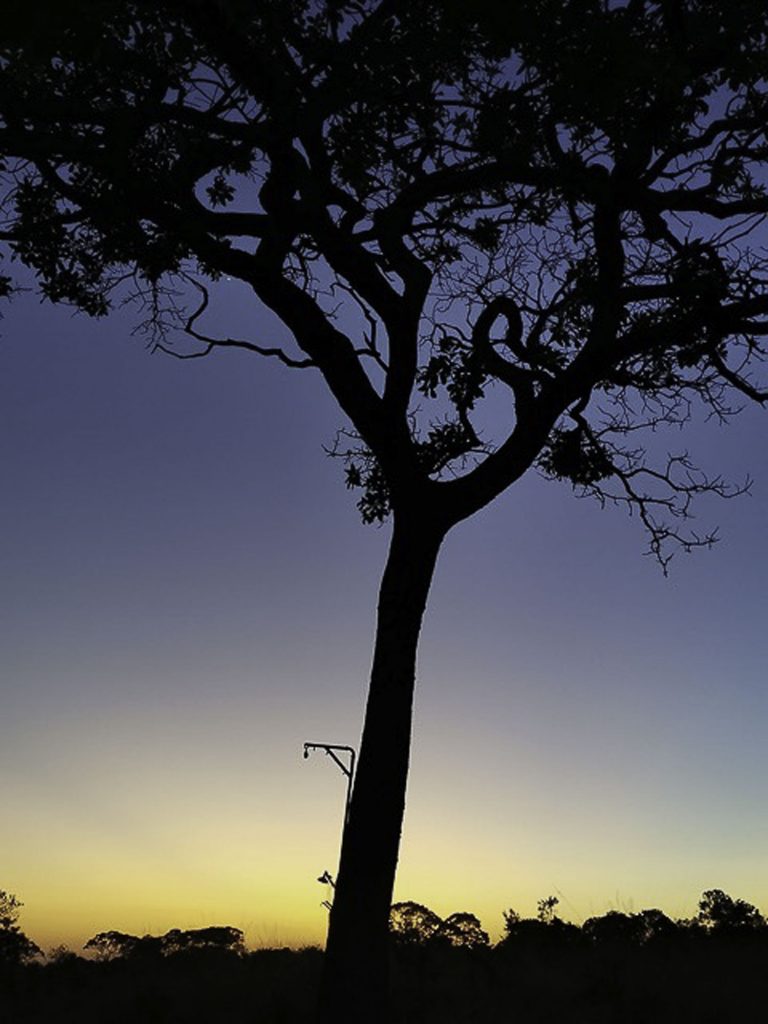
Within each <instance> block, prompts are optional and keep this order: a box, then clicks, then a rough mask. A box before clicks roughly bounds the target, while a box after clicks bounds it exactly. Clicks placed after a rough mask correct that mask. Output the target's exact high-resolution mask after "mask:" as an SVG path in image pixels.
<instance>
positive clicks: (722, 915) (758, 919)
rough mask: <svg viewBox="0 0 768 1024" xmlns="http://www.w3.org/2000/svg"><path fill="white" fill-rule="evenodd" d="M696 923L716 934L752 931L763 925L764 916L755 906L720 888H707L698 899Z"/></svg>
mask: <svg viewBox="0 0 768 1024" xmlns="http://www.w3.org/2000/svg"><path fill="white" fill-rule="evenodd" d="M694 920H695V921H696V923H697V924H698V925H700V926H701V927H703V928H706V929H707V931H710V932H712V933H713V934H717V935H720V936H722V935H726V934H728V935H733V934H736V933H740V934H743V933H745V932H752V931H754V930H755V929H758V928H764V927H765V918H764V917H763V916H762V914H761V913H760V911H759V910H758V909H757V907H753V906H752V904H751V903H746V902H745V901H744V900H739V899H736V900H735V899H733V897H732V896H729V895H728V894H727V893H725V892H723V890H722V889H707V890H706V891H705V892H704V893H702V896H701V899H700V900H699V912H698V914H697V915H696V917H695V919H694Z"/></svg>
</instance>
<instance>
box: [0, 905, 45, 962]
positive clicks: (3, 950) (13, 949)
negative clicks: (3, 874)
mask: <svg viewBox="0 0 768 1024" xmlns="http://www.w3.org/2000/svg"><path fill="white" fill-rule="evenodd" d="M23 906H24V904H23V903H22V902H21V900H20V899H18V898H17V897H16V896H14V895H13V894H12V893H9V892H5V891H4V890H0V965H5V966H11V967H13V966H16V967H18V966H21V965H22V964H26V963H29V961H30V960H34V958H35V957H36V956H39V955H40V954H41V953H42V950H41V949H40V947H39V946H37V945H36V944H35V943H34V942H33V941H32V940H31V939H29V938H27V936H26V935H25V934H24V932H23V931H22V930H21V928H20V927H19V925H18V923H17V922H18V920H19V913H20V911H21V908H22V907H23Z"/></svg>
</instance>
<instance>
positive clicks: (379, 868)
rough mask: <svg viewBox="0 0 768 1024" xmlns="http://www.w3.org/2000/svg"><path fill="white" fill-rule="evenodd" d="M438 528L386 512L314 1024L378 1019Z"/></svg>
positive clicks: (382, 1014) (368, 1023) (366, 1023)
mask: <svg viewBox="0 0 768 1024" xmlns="http://www.w3.org/2000/svg"><path fill="white" fill-rule="evenodd" d="M444 535H445V534H444V530H442V529H441V528H440V527H436V526H435V525H434V523H426V522H424V520H423V519H422V518H420V519H419V521H417V522H414V521H413V520H410V519H408V520H405V521H403V519H399V518H397V517H396V518H395V525H394V529H393V533H392V541H391V544H390V549H389V557H388V559H387V565H386V568H385V570H384V576H383V578H382V581H381V589H380V591H379V605H378V617H377V624H376V641H375V646H374V654H373V666H372V669H371V682H370V689H369V692H368V703H367V707H366V712H365V725H364V727H363V738H362V742H361V746H360V752H359V757H358V766H357V773H356V777H355V784H354V789H353V793H352V803H351V807H350V815H349V820H348V822H347V825H346V827H345V829H344V836H343V840H342V849H341V862H340V865H339V875H338V879H337V882H336V889H335V893H334V899H333V908H332V910H331V915H330V923H329V927H328V941H327V944H326V952H325V964H324V970H323V979H322V985H321V993H320V1007H319V1021H320V1022H321V1024H383V1022H384V1021H386V1020H388V1010H387V1007H388V985H389V977H388V974H389V972H388V965H389V951H388V932H389V911H390V907H391V904H392V888H393V885H394V880H395V869H396V867H397V856H398V849H399V846H400V832H401V829H402V822H403V812H404V810H405V788H406V780H407V776H408V761H409V755H410V742H411V719H412V709H413V689H414V682H415V678H416V648H417V645H418V639H419V632H420V630H421V620H422V617H423V614H424V608H425V606H426V603H427V595H428V593H429V586H430V583H431V581H432V576H433V573H434V568H435V563H436V561H437V554H438V551H439V549H440V544H441V542H442V539H443V536H444Z"/></svg>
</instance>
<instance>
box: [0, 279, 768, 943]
mask: <svg viewBox="0 0 768 1024" xmlns="http://www.w3.org/2000/svg"><path fill="white" fill-rule="evenodd" d="M220 287H221V289H223V290H224V294H223V298H222V300H221V302H220V306H219V312H218V314H217V315H218V317H219V318H220V320H221V321H223V322H224V323H225V325H226V326H230V325H232V326H233V329H234V327H235V326H236V327H237V329H239V330H240V331H246V330H247V331H250V332H252V334H253V336H255V337H258V339H260V340H263V339H269V338H270V337H271V333H270V332H271V331H272V330H273V328H272V327H270V325H269V324H268V322H267V320H266V318H265V317H263V316H262V315H261V314H260V313H259V310H258V308H257V307H255V306H252V305H250V304H249V303H248V301H247V298H246V297H245V296H244V293H243V292H242V291H241V290H239V289H238V288H237V287H236V286H235V285H232V284H228V283H226V282H224V283H222V285H221V286H220ZM133 323H134V314H133V313H132V312H131V311H130V310H128V311H122V312H120V313H118V314H116V315H115V316H113V317H111V318H110V319H109V320H105V321H100V322H96V323H94V322H91V321H88V320H87V319H86V318H84V317H82V316H74V317H73V316H72V315H71V314H70V313H69V312H68V311H67V310H61V309H53V308H51V307H50V306H44V305H40V304H39V303H38V302H37V300H36V299H35V298H34V297H33V296H29V295H28V296H22V297H20V298H18V299H17V300H16V301H15V302H14V303H13V304H12V305H11V306H10V307H9V308H8V310H7V312H6V316H5V319H4V321H3V322H2V324H0V331H2V338H1V339H0V466H2V477H3V483H4V486H3V500H2V505H1V506H0V588H1V590H0V598H1V601H2V604H1V614H0V651H1V652H2V664H1V667H0V708H2V714H1V715H0V792H1V793H2V806H3V820H4V822H5V829H4V833H5V835H4V842H3V846H2V849H0V888H3V889H7V890H9V891H11V892H15V893H17V895H18V896H19V897H20V898H22V899H23V900H24V902H25V904H26V907H25V911H24V916H23V918H22V922H21V923H22V925H23V926H24V927H25V930H26V931H27V932H28V933H29V934H30V935H31V937H33V938H34V939H36V941H38V942H40V943H41V944H44V945H50V944H52V943H53V942H56V941H66V942H68V943H70V944H71V945H73V946H77V945H78V944H79V943H81V942H82V941H84V939H86V938H87V937H88V936H89V935H92V934H93V933H94V932H96V931H98V930H102V929H106V928H118V929H122V930H126V931H144V930H151V931H159V930H165V929H166V928H169V927H173V926H179V927H184V926H197V925H202V924H207V923H226V924H233V925H236V926H239V927H244V928H246V930H247V933H248V934H247V938H248V939H249V941H251V942H254V943H258V942H268V943H271V942H274V941H281V942H282V941H285V942H298V941H302V940H308V941H319V940H321V939H322V936H323V930H324V926H325V919H324V913H325V912H324V910H323V909H322V908H321V907H320V906H319V903H320V900H321V899H322V898H323V896H324V895H325V894H324V892H323V890H322V887H321V886H319V885H318V884H317V882H316V881H315V878H316V877H317V875H319V874H320V873H321V872H322V870H323V869H325V868H328V869H330V870H331V871H334V870H335V865H336V857H337V850H338V830H339V825H340V814H341V805H342V802H343V793H344V780H343V779H342V777H341V776H340V774H339V773H338V772H336V771H335V770H334V769H333V766H332V765H331V764H330V763H329V762H328V761H326V760H325V759H324V758H323V757H322V756H321V755H315V756H314V757H313V758H312V759H311V760H310V761H309V762H305V761H303V760H302V759H301V744H302V742H303V741H304V740H318V741H326V742H341V743H353V744H356V743H357V740H358V736H359V729H360V723H361V715H362V708H363V700H364V693H365V683H366V676H367V671H368V666H369V658H370V648H371V637H372V627H373V612H374V607H375V595H376V586H377V582H378V574H379V571H380V568H381V565H382V561H383V558H384V553H385V547H386V541H387V535H388V528H387V527H384V528H381V529H377V528H375V527H373V528H372V527H364V526H363V525H362V524H361V523H360V522H359V518H358V515H357V512H356V510H355V507H354V497H353V496H352V495H350V494H349V493H348V492H346V491H345V489H344V486H343V478H342V470H341V466H340V465H339V464H338V463H335V462H334V461H332V460H330V459H328V458H326V457H325V456H324V454H323V451H322V445H323V444H326V445H327V444H329V443H331V442H332V440H333V437H334V433H335V430H336V429H337V428H338V427H340V426H342V425H343V421H342V419H341V417H340V415H339V414H338V413H337V412H336V411H335V409H334V407H333V405H332V403H331V400H330V399H329V398H328V397H327V396H326V394H325V391H324V387H323V384H322V382H321V380H320V378H319V376H317V375H315V374H314V372H313V371H299V372H296V371H293V372H292V371H288V370H285V369H283V368H281V367H279V366H278V365H276V364H274V363H267V362H266V361H264V360H261V359H259V358H258V357H256V356H253V355H247V354H238V353H221V354H215V355H213V356H211V357H209V358H207V359H203V360H196V361H187V362H180V361H177V360H173V359H171V358H169V357H166V356H163V355H161V354H155V355H152V354H150V353H149V352H148V351H147V349H146V348H145V347H144V345H143V342H142V339H141V338H139V337H135V336H131V327H132V325H133ZM763 415H764V414H763ZM765 437H766V421H765V419H764V418H762V416H761V414H760V413H759V411H753V410H749V411H747V412H746V413H745V414H743V416H742V417H741V418H740V419H739V420H738V421H736V422H734V423H733V424H732V425H731V426H730V427H729V428H728V429H726V430H720V429H716V428H714V427H712V426H711V425H702V424H697V425H695V426H694V427H692V428H691V429H690V430H689V431H688V432H687V433H686V434H684V435H680V434H677V433H675V435H674V436H673V437H672V438H671V444H672V446H673V447H674V448H675V449H676V450H680V449H682V448H688V449H689V450H690V451H691V454H692V455H693V456H694V457H695V458H696V459H698V461H699V462H700V463H701V464H703V465H704V466H705V467H706V468H708V469H710V470H717V469H721V470H722V471H723V472H724V474H725V475H727V476H729V477H730V478H732V479H734V480H737V481H738V480H741V479H742V478H743V476H744V475H745V473H747V472H749V473H751V474H752V475H753V476H754V478H755V484H754V487H753V494H752V496H751V497H746V498H742V499H739V500H737V501H733V502H715V501H710V502H705V503H702V505H701V507H700V518H701V521H702V529H704V527H705V526H709V525H713V524H715V523H719V524H720V526H721V535H722V538H723V539H722V541H721V543H720V544H719V545H718V546H717V547H716V548H715V549H714V550H713V551H712V552H709V553H699V554H696V555H693V556H684V555H680V556H678V557H677V558H676V559H675V560H674V562H673V564H672V570H671V577H670V578H669V579H666V580H665V579H664V578H663V576H662V575H661V573H660V571H659V570H658V568H657V567H656V565H655V564H654V563H653V562H652V561H651V560H650V559H649V558H647V557H643V555H642V552H643V550H644V547H645V538H644V536H643V534H642V532H641V530H640V527H639V525H638V524H637V522H636V521H632V520H629V519H627V517H626V516H625V515H624V514H623V513H621V512H618V511H602V512H601V511H600V509H599V508H598V507H597V506H596V505H594V504H593V503H591V502H588V501H578V500H576V499H574V498H573V496H572V494H571V492H570V489H569V488H568V487H567V486H565V485H558V484H552V483H547V482H545V481H543V480H541V479H540V478H538V477H536V476H535V475H534V476H531V477H529V478H528V479H526V480H524V481H523V482H521V483H520V484H519V485H518V486H517V487H516V488H514V489H513V490H512V491H510V492H509V493H508V494H507V495H505V496H504V498H503V500H501V501H499V502H498V503H497V504H496V505H495V506H493V508H491V509H488V510H486V511H485V512H484V513H482V514H481V515H480V516H478V517H477V518H476V519H475V520H473V521H472V522H470V523H467V524H464V525H462V526H461V527H459V528H458V529H457V530H456V531H455V532H454V534H453V535H451V536H450V537H449V539H448V541H447V543H446V545H445V548H444V550H443V554H442V556H441V561H440V564H439V567H438V576H437V579H436V582H435V585H434V589H433V594H432V601H431V605H430V609H429V613H428V617H427V620H426V623H425V628H424V634H423V643H422V648H421V657H420V683H419V687H418V691H417V710H416V726H415V742H414V755H413V762H412V774H411V783H410V789H409V800H408V810H407V817H406V826H405V833H404V842H403V849H402V857H401V867H400V873H399V879H398V886H397V892H396V896H397V898H400V899H415V900H418V901H420V902H423V903H426V904H428V905H429V906H431V907H432V908H433V909H434V910H436V911H437V912H439V913H444V914H447V913H450V912H451V911H454V910H469V911H474V912H475V913H477V914H479V916H480V917H481V919H482V920H483V923H484V925H485V926H486V927H487V928H488V929H489V930H490V931H491V933H492V934H494V935H495V934H498V931H499V929H500V926H501V911H502V910H503V909H505V908H507V907H510V906H513V907H515V908H517V909H518V910H520V911H521V912H523V913H531V912H533V910H534V908H535V903H536V900H537V899H538V898H540V897H542V896H545V895H548V894H549V893H556V894H558V895H560V897H561V900H562V907H561V909H562V912H563V914H564V916H566V917H570V918H572V919H575V920H579V919H581V918H583V917H586V916H588V915H589V914H591V913H602V912H604V911H605V910H607V909H609V908H610V907H615V908H618V909H628V908H629V909H631V908H634V909H640V908H642V907H649V906H660V907H661V908H662V909H664V910H666V911H667V912H668V913H671V914H674V915H680V916H682V915H686V914H690V913H693V912H694V909H695V903H696V900H697V898H698V895H699V894H700V892H701V891H702V889H704V888H711V887H715V886H717V887H721V888H724V889H726V890H728V891H730V892H731V894H732V895H735V896H741V897H744V898H746V899H749V900H750V901H752V902H755V903H757V904H758V905H761V906H762V907H763V908H764V909H768V881H766V877H765V870H764V868H765V862H766V856H767V855H768V824H767V823H766V817H765V804H766V785H767V784H766V781H765V780H766V779H768V745H766V743H765V734H766V725H767V724H768V690H767V689H766V686H765V684H764V677H765V664H766V653H767V652H768V639H767V638H766V626H765V623H766V611H767V610H768V608H767V607H766V597H765V592H766V584H765V566H766V561H767V560H766V554H767V553H768V547H767V544H768V542H767V541H766V531H765V522H766V511H768V456H767V455H766V447H765V443H764V442H765Z"/></svg>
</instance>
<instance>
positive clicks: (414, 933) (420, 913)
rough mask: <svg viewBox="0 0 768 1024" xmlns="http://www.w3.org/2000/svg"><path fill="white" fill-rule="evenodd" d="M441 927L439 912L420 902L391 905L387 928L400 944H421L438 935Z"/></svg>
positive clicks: (441, 921)
mask: <svg viewBox="0 0 768 1024" xmlns="http://www.w3.org/2000/svg"><path fill="white" fill-rule="evenodd" d="M442 927H443V920H442V918H441V917H440V916H439V914H436V913H435V912H434V911H433V910H430V909H429V907H425V906H423V905H422V904H421V903H413V902H411V901H406V902H403V903H393V905H392V909H391V911H390V915H389V930H390V933H391V935H392V938H393V939H394V940H395V942H397V943H399V944H401V945H406V946H416V945H423V944H424V943H426V942H429V941H430V940H431V939H434V938H435V937H436V936H438V935H439V934H440V930H441V928H442Z"/></svg>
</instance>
